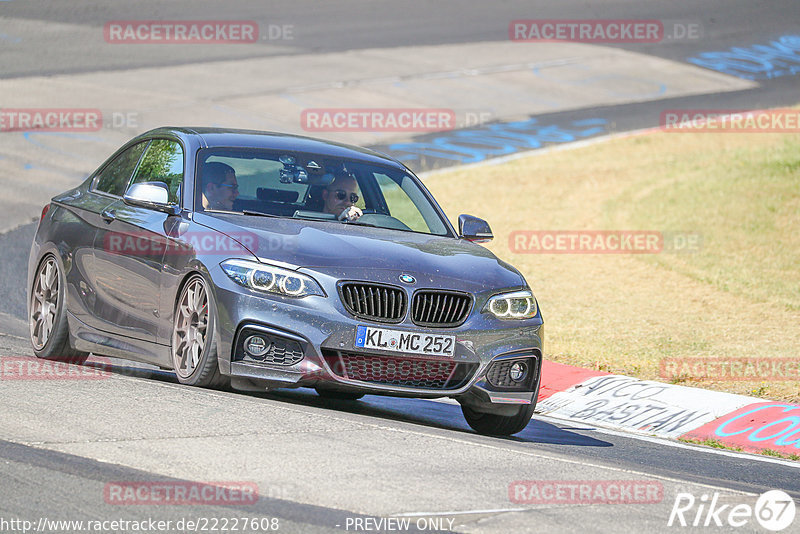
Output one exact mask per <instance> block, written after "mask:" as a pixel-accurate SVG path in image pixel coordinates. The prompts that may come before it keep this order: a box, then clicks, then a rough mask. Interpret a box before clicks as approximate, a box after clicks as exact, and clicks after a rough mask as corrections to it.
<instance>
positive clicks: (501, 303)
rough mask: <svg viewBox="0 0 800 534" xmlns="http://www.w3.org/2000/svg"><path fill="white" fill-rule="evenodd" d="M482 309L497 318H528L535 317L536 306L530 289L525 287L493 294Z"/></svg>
mask: <svg viewBox="0 0 800 534" xmlns="http://www.w3.org/2000/svg"><path fill="white" fill-rule="evenodd" d="M483 311H484V312H489V313H491V314H492V315H494V316H495V317H497V318H498V319H530V318H531V317H536V312H537V311H538V307H537V305H536V298H534V296H533V293H531V290H530V289H525V290H523V291H514V292H513V293H501V294H500V295H495V296H493V297H492V298H490V299H489V301H488V302H487V303H486V306H484V307H483Z"/></svg>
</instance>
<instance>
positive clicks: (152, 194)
mask: <svg viewBox="0 0 800 534" xmlns="http://www.w3.org/2000/svg"><path fill="white" fill-rule="evenodd" d="M122 200H123V201H124V202H125V203H126V204H130V205H131V206H139V207H142V208H148V209H152V210H158V211H163V212H165V213H168V214H170V215H177V214H178V213H179V212H180V208H179V207H178V205H177V204H170V202H169V188H168V187H167V184H165V183H164V182H142V183H138V184H133V185H131V186H130V187H129V188H128V190H127V191H125V195H124V196H123V197H122Z"/></svg>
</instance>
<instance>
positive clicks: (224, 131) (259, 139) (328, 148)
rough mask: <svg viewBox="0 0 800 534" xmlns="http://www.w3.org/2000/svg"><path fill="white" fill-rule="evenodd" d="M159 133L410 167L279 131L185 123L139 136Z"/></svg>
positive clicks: (206, 143)
mask: <svg viewBox="0 0 800 534" xmlns="http://www.w3.org/2000/svg"><path fill="white" fill-rule="evenodd" d="M159 134H161V135H164V134H172V135H176V136H178V137H182V138H187V137H195V140H196V141H198V144H199V145H200V146H201V147H208V148H223V147H224V148H263V149H270V150H287V151H294V152H307V153H312V154H319V155H323V156H332V157H341V158H350V159H358V160H362V161H368V162H372V163H378V164H383V165H390V166H392V167H396V168H398V169H403V170H406V169H407V168H406V167H405V166H404V165H403V164H402V163H400V162H399V161H397V160H396V159H394V158H392V157H390V156H387V155H386V154H382V153H380V152H376V151H374V150H370V149H368V148H363V147H358V146H354V145H346V144H343V143H336V142H334V141H326V140H323V139H315V138H313V137H305V136H302V135H293V134H286V133H278V132H262V131H258V130H237V129H230V128H194V127H186V126H182V127H162V128H156V129H154V130H150V131H149V132H145V133H144V134H142V135H140V136H139V137H140V138H143V137H153V136H158V135H159Z"/></svg>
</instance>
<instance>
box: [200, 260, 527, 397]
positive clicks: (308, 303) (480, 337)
mask: <svg viewBox="0 0 800 534" xmlns="http://www.w3.org/2000/svg"><path fill="white" fill-rule="evenodd" d="M209 274H210V275H211V277H212V278H213V282H214V283H213V288H214V291H215V300H216V303H217V309H218V314H217V315H218V325H217V335H218V336H219V338H218V339H219V343H218V357H219V367H220V371H221V372H222V374H225V375H230V376H231V383H232V385H233V387H235V388H237V389H245V390H259V391H263V390H264V389H275V388H294V387H317V388H324V389H333V390H341V391H354V392H356V391H357V392H361V393H367V394H377V395H391V396H400V397H417V398H437V397H453V398H456V399H458V400H459V402H462V403H465V404H469V405H471V406H473V407H480V406H485V405H491V404H496V405H527V404H531V403H535V401H536V396H537V394H538V390H539V383H540V374H541V363H542V355H543V342H542V339H543V325H542V321H541V317H540V316H537V317H535V318H533V319H529V320H524V321H514V322H511V321H501V320H499V319H495V318H494V317H492V316H488V315H487V314H483V313H476V312H475V311H473V312H472V314H471V315H470V317H469V318H468V319H467V321H466V322H465V323H464V324H462V325H461V326H459V327H457V328H424V327H420V326H417V325H415V324H413V323H411V322H410V320H409V319H408V318H406V319H405V320H404V321H402V322H400V323H394V324H384V323H375V322H371V321H366V320H363V319H358V318H355V317H353V316H351V315H350V314H349V313H348V312H347V311H346V310H345V309H344V307H343V305H342V304H341V302H340V301H339V297H338V295H337V294H336V293H335V292H332V291H330V288H331V287H335V280H324V277H323V280H320V283H321V285H322V286H323V288H324V289H325V291H326V292H327V293H328V296H327V297H318V296H310V297H305V298H303V299H290V298H281V297H270V296H264V295H262V294H258V293H255V292H253V291H250V290H249V289H246V288H243V287H241V286H238V285H237V284H235V283H234V282H233V281H232V280H230V279H229V278H228V277H227V276H226V275H225V274H224V273H223V272H222V271H221V269H215V270H212V271H211V272H210V273H209ZM316 277H317V278H320V277H319V275H317V276H316ZM359 325H368V326H375V327H379V328H388V329H391V330H400V331H408V332H414V333H432V334H448V335H454V336H455V337H456V345H455V354H454V357H453V358H452V359H449V358H448V359H445V361H447V362H448V364H453V365H455V366H456V367H459V366H462V367H460V368H461V369H468V370H469V372H468V373H464V374H465V376H463V380H460V381H455V382H453V381H451V382H447V385H448V387H427V386H426V385H425V384H424V383H423V384H422V385H414V386H411V387H409V386H407V385H402V384H397V383H391V384H389V383H380V382H379V381H365V380H358V379H352V378H350V377H348V375H347V373H346V372H342V371H341V369H334V368H333V367H334V366H332V365H331V363H332V362H333V361H334V360H335V358H334V356H333V355H341V354H345V355H350V356H365V357H367V358H369V357H373V362H372V364H374V365H377V364H376V363H375V362H377V361H379V360H380V361H386V360H393V361H394V360H397V361H400V360H405V361H408V362H409V363H408V364H407V365H409V366H413V365H417V366H419V365H420V364H419V362H420V361H430V362H437V361H438V362H441V361H443V359H442V358H429V357H426V356H416V355H406V354H402V353H398V352H392V351H382V350H376V349H367V350H365V349H362V348H358V347H355V346H354V342H355V332H356V328H357V327H358V326H359ZM245 331H247V332H248V333H252V332H259V333H264V334H265V335H267V336H277V337H278V338H281V339H285V340H288V341H289V342H291V344H292V345H293V346H296V347H299V350H300V351H301V352H302V358H301V359H299V361H294V360H295V359H296V358H295V359H288V361H289V364H285V363H281V364H275V363H269V362H258V361H252V360H249V361H248V360H243V359H242V353H241V347H242V333H243V332H245ZM522 358H525V359H530V362H531V363H532V365H531V369H530V372H531V373H533V376H532V377H531V379H530V380H527V381H526V382H525V385H524V387H522V388H521V387H510V388H509V387H498V386H496V385H493V384H492V383H491V381H490V380H489V379H487V370H489V368H490V366H491V365H492V364H493V363H494V362H497V361H501V360H507V359H522ZM431 365H432V366H436V365H437V364H436V363H433V364H431ZM444 365H445V364H441V365H439V367H437V368H440V367H443V366H444ZM422 382H426V381H422ZM456 382H457V383H456ZM449 386H454V387H449ZM521 389H522V390H521Z"/></svg>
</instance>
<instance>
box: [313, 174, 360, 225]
mask: <svg viewBox="0 0 800 534" xmlns="http://www.w3.org/2000/svg"><path fill="white" fill-rule="evenodd" d="M357 188H358V182H357V181H356V178H355V176H353V175H352V174H343V175H339V176H337V177H336V179H335V180H334V181H333V182H331V184H330V185H329V186H328V187H326V188H325V189H323V190H322V201H323V202H324V205H323V208H322V211H324V212H325V213H330V214H332V215H336V218H337V219H339V220H340V221H355V220H356V219H358V218H359V217H361V216H362V215H363V212H362V211H361V209H359V208H358V207H357V206H354V204H355V203H356V202H358V194H357V193H356V189H357Z"/></svg>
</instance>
